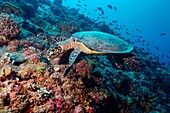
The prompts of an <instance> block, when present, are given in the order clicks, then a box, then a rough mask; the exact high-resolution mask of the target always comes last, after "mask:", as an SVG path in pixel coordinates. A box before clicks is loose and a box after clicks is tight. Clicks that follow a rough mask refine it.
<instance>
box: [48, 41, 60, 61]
mask: <svg viewBox="0 0 170 113" xmlns="http://www.w3.org/2000/svg"><path fill="white" fill-rule="evenodd" d="M62 52H63V49H62V47H61V45H59V44H57V45H55V46H54V47H52V48H50V49H48V50H47V55H46V57H47V59H48V60H50V59H53V58H55V57H57V56H58V55H60V54H61V53H62Z"/></svg>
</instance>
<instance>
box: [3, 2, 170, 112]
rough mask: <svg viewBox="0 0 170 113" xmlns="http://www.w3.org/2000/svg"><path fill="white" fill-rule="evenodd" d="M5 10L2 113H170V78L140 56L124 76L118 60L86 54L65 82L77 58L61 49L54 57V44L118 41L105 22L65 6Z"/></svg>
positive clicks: (126, 64)
mask: <svg viewBox="0 0 170 113" xmlns="http://www.w3.org/2000/svg"><path fill="white" fill-rule="evenodd" d="M0 3H1V8H0V9H1V10H0V13H1V14H0V112H2V113H7V112H12V113H42V112H48V113H106V112H107V113H168V112H169V111H170V99H169V98H170V89H169V87H170V82H169V81H170V70H168V69H167V68H166V67H165V66H164V65H162V64H161V63H160V62H159V61H157V60H155V59H156V58H154V57H151V54H149V53H147V52H141V50H140V49H139V48H136V49H135V50H134V51H133V52H132V53H133V54H135V56H131V55H128V54H126V55H120V56H121V57H118V60H121V61H123V62H121V64H120V68H117V67H116V65H115V62H114V61H115V59H116V58H115V57H114V56H113V55H100V56H97V55H85V54H81V55H80V56H79V57H78V59H77V60H76V62H75V63H74V64H73V66H72V67H71V68H70V71H69V73H68V75H67V76H66V77H63V76H62V75H63V73H64V71H65V69H67V67H68V54H69V52H71V50H70V51H68V52H66V53H61V54H59V55H57V54H58V52H59V51H56V50H60V49H58V48H54V51H52V53H49V51H50V49H51V47H52V46H53V44H55V43H56V42H60V41H63V40H66V39H67V38H69V37H70V35H71V34H72V33H75V32H77V31H84V30H98V31H105V32H107V33H111V34H115V32H114V31H113V30H111V29H109V26H107V25H106V24H105V23H104V22H103V23H97V22H95V21H92V20H91V19H89V18H88V17H85V16H84V15H82V14H78V10H76V9H68V8H66V7H64V6H62V4H61V3H62V2H61V0H54V2H53V3H51V2H49V0H34V1H33V0H2V1H0ZM23 4H26V7H25V8H24V5H23ZM2 6H3V7H2ZM2 9H3V10H2ZM29 9H30V10H31V13H30V14H28V12H29ZM22 12H24V13H22ZM17 20H20V21H17ZM60 52H61V51H60ZM143 55H145V57H143Z"/></svg>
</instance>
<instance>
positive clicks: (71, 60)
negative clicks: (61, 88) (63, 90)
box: [63, 50, 81, 77]
mask: <svg viewBox="0 0 170 113" xmlns="http://www.w3.org/2000/svg"><path fill="white" fill-rule="evenodd" d="M80 52H81V51H79V50H73V51H72V52H71V54H70V56H69V65H68V67H67V69H66V70H65V72H64V75H63V76H64V77H65V76H66V75H67V74H68V72H69V70H70V68H71V66H72V65H73V63H74V62H75V61H76V59H77V57H78V55H79V54H80Z"/></svg>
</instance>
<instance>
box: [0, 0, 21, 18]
mask: <svg viewBox="0 0 170 113" xmlns="http://www.w3.org/2000/svg"><path fill="white" fill-rule="evenodd" d="M0 11H1V12H4V13H7V14H15V15H17V16H23V12H22V10H21V8H20V7H18V6H15V5H12V4H11V3H9V2H5V3H3V4H2V6H1V9H0Z"/></svg>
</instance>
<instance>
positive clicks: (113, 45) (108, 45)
mask: <svg viewBox="0 0 170 113" xmlns="http://www.w3.org/2000/svg"><path fill="white" fill-rule="evenodd" d="M72 37H73V39H74V40H76V41H78V42H82V43H83V44H85V45H86V46H87V47H88V48H90V49H91V50H95V51H98V52H103V53H128V52H131V51H132V50H133V46H132V45H131V44H129V43H127V42H126V41H124V40H123V39H120V38H119V37H117V36H114V35H111V34H108V33H103V32H99V31H83V32H77V33H74V34H73V35H72Z"/></svg>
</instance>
